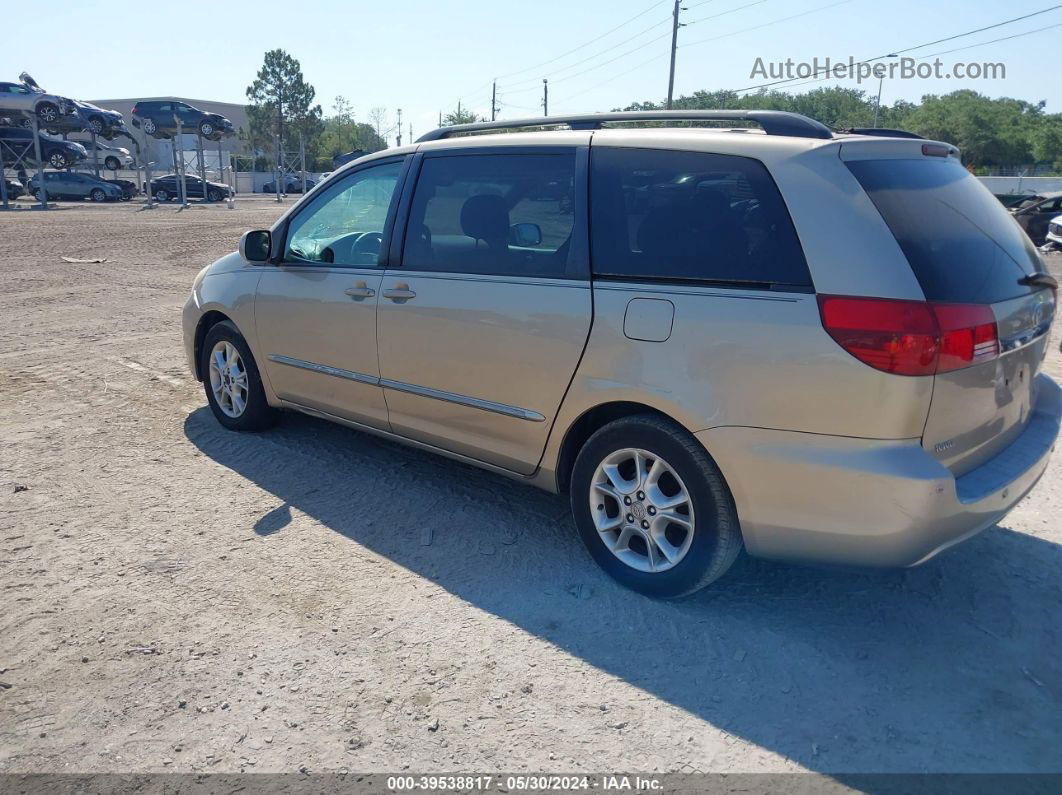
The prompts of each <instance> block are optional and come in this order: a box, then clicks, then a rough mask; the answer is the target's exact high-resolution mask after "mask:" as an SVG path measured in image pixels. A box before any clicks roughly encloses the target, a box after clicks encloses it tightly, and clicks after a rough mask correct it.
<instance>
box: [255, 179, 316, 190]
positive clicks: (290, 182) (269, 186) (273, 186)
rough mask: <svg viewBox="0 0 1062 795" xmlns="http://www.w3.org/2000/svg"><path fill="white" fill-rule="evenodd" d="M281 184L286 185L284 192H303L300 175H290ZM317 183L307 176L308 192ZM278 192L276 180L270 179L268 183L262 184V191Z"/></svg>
mask: <svg viewBox="0 0 1062 795" xmlns="http://www.w3.org/2000/svg"><path fill="white" fill-rule="evenodd" d="M281 184H282V185H284V189H283V191H282V193H302V180H301V179H299V178H298V177H289V178H288V179H287V181H282V182H281ZM316 184H317V183H316V182H315V181H314V180H312V179H310V178H309V177H307V178H306V190H307V192H309V190H310V189H311V188H313V186H314V185H316ZM276 192H277V183H276V180H270V181H269V182H267V183H266V184H264V185H263V186H262V193H276Z"/></svg>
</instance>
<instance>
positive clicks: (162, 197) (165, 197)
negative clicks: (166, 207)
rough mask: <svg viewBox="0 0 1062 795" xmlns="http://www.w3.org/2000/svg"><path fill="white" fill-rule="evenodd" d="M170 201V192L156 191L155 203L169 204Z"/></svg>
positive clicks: (160, 189) (161, 189) (164, 190)
mask: <svg viewBox="0 0 1062 795" xmlns="http://www.w3.org/2000/svg"><path fill="white" fill-rule="evenodd" d="M169 200H170V192H169V191H168V190H166V189H165V188H159V189H158V190H157V191H155V201H160V202H168V201H169Z"/></svg>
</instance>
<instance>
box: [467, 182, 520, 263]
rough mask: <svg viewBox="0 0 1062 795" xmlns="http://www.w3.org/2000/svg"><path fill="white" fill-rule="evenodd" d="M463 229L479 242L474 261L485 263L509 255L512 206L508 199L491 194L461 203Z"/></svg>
mask: <svg viewBox="0 0 1062 795" xmlns="http://www.w3.org/2000/svg"><path fill="white" fill-rule="evenodd" d="M461 231H462V232H463V233H464V234H465V236H467V237H470V238H472V239H473V240H474V241H476V252H475V254H474V255H473V256H472V257H471V259H472V261H473V262H474V263H476V264H483V265H486V264H487V263H489V262H497V261H498V260H501V259H505V258H507V257H508V256H509V206H508V205H507V204H506V203H505V199H504V198H503V197H501V196H497V195H495V194H491V193H481V194H479V195H477V196H472V197H470V198H469V199H467V200H466V201H465V203H464V204H463V205H462V206H461ZM481 244H482V245H481Z"/></svg>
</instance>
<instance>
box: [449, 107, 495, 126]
mask: <svg viewBox="0 0 1062 795" xmlns="http://www.w3.org/2000/svg"><path fill="white" fill-rule="evenodd" d="M477 121H486V119H485V118H483V117H482V116H480V115H478V114H477V113H476V112H475V111H471V110H468V108H462V107H461V103H458V104H457V107H456V108H454V109H453V110H452V111H450V112H449V113H447V114H446V115H445V116H443V126H444V127H452V126H453V125H455V124H475V123H476V122H477Z"/></svg>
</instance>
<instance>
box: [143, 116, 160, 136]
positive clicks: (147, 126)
mask: <svg viewBox="0 0 1062 795" xmlns="http://www.w3.org/2000/svg"><path fill="white" fill-rule="evenodd" d="M140 127H141V129H143V131H144V132H146V133H147V134H148V135H154V134H155V133H156V132H157V131H158V129H159V128H158V126H157V125H156V124H155V122H154V120H153V119H144V120H143V121H141V122H140Z"/></svg>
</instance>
